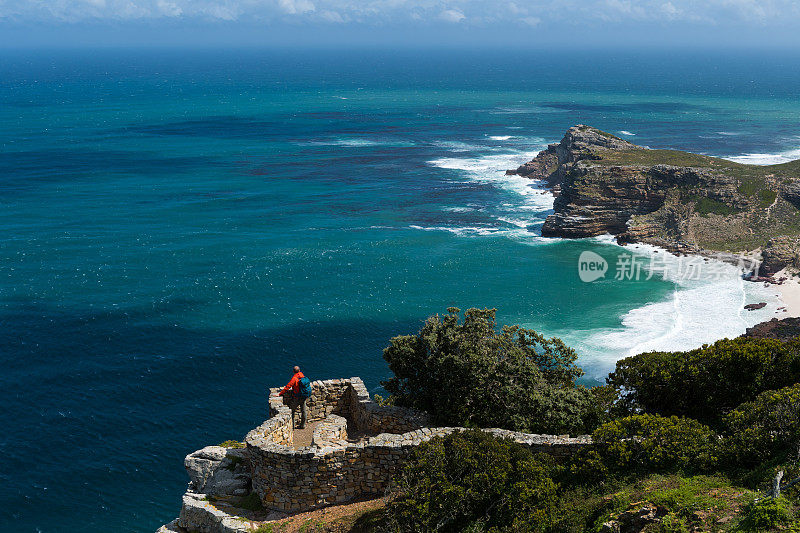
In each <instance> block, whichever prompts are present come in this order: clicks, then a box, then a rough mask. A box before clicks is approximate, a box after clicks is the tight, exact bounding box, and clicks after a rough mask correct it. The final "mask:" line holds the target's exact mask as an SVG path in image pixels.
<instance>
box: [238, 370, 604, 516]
mask: <svg viewBox="0 0 800 533" xmlns="http://www.w3.org/2000/svg"><path fill="white" fill-rule="evenodd" d="M313 389H314V394H313V396H312V398H310V399H309V404H308V407H309V409H308V411H309V413H308V414H309V421H315V420H324V421H323V422H322V423H321V424H320V425H319V426H317V428H316V429H315V431H314V436H313V438H312V443H311V446H309V447H306V448H302V449H297V450H296V449H293V448H292V447H291V443H292V437H291V423H290V420H291V411H290V409H289V408H288V407H287V406H286V405H284V403H283V399H282V398H281V397H279V396H277V393H278V391H279V390H280V389H271V391H270V399H269V404H270V414H271V415H272V418H270V420H268V421H267V422H265V423H264V424H262V425H261V426H259V427H258V428H256V429H254V430H253V431H251V432H250V433H248V434H247V437H246V439H245V442H246V444H247V453H248V457H249V461H250V466H251V474H252V483H253V490H255V491H256V492H257V493H258V495H259V497H260V498H261V501H262V503H263V504H264V507H266V508H268V509H273V510H278V511H284V512H299V511H307V510H310V509H315V508H318V507H324V506H326V505H331V504H336V503H343V502H346V501H349V500H352V499H354V498H356V497H359V496H367V495H382V494H383V493H385V491H386V489H387V488H388V484H389V482H390V481H391V479H392V478H393V477H394V475H395V474H396V473H397V471H398V468H399V466H400V464H401V463H402V462H403V460H404V459H406V458H407V457H408V456H409V455H410V453H411V452H412V450H413V449H414V448H415V447H416V446H418V445H419V444H420V443H422V442H426V441H428V440H430V439H432V438H434V437H436V436H443V435H447V434H449V433H452V432H454V431H463V428H431V427H427V425H428V417H427V415H425V414H424V413H421V412H419V411H414V410H412V409H406V408H402V407H383V406H380V405H378V404H376V403H375V402H373V401H372V400H371V399H370V397H369V393H368V392H367V390H366V387H364V383H363V382H362V381H361V379H359V378H350V379H337V380H328V381H315V382H313ZM273 419H278V420H279V422H278V423H276V424H271V423H270V422H271V421H272V420H273ZM351 424H352V427H350V425H351ZM287 431H288V433H289V435H288V437H287V436H286V432H287ZM486 431H489V432H491V433H493V434H495V435H497V436H498V437H504V438H510V439H512V440H514V441H516V442H518V443H520V444H523V445H525V446H528V447H530V448H531V449H532V450H534V451H537V452H539V451H543V452H547V453H551V454H553V455H557V456H558V455H560V456H563V455H569V454H571V453H574V452H575V451H576V450H578V449H580V448H581V447H583V446H586V445H588V444H590V443H591V440H590V438H589V437H588V436H582V437H576V438H571V437H569V436H568V435H563V436H555V435H532V434H526V433H517V432H513V431H505V430H500V429H492V430H486ZM348 432H360V433H366V434H367V436H366V437H365V438H364V439H362V440H361V441H359V442H348V441H347V440H346V439H347V437H348ZM370 434H372V435H370Z"/></svg>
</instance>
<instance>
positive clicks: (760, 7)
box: [0, 0, 800, 27]
mask: <svg viewBox="0 0 800 533" xmlns="http://www.w3.org/2000/svg"><path fill="white" fill-rule="evenodd" d="M0 17H2V19H0V20H3V19H13V20H21V21H28V22H31V21H32V22H53V21H56V22H58V21H60V22H66V23H72V22H80V21H86V20H90V21H102V20H125V19H143V18H149V19H157V18H173V19H175V18H182V19H191V18H200V19H214V20H240V21H262V22H263V21H267V22H270V23H275V24H280V23H281V21H285V20H287V17H290V18H291V20H292V21H293V23H296V22H297V21H305V22H307V23H308V24H313V23H315V22H317V23H322V22H325V23H331V22H335V23H339V24H343V23H350V22H356V23H359V24H373V25H377V26H382V27H387V26H390V25H398V26H401V25H404V24H405V25H430V24H435V23H436V22H437V21H438V22H439V23H443V22H446V23H451V24H452V23H458V24H465V25H471V26H484V27H485V26H487V25H497V26H499V27H507V26H508V25H510V24H525V25H528V26H541V25H543V24H547V25H548V26H550V25H551V24H564V25H569V26H571V27H575V26H580V25H593V24H597V22H598V21H604V22H605V23H606V24H608V23H611V24H626V23H631V24H635V23H639V22H652V23H657V24H681V23H684V24H698V23H705V24H711V23H714V24H717V25H725V24H737V25H747V24H750V25H760V26H764V25H770V24H774V25H776V26H784V27H787V26H788V27H792V26H795V27H796V26H797V25H798V24H800V2H798V1H797V0H0Z"/></svg>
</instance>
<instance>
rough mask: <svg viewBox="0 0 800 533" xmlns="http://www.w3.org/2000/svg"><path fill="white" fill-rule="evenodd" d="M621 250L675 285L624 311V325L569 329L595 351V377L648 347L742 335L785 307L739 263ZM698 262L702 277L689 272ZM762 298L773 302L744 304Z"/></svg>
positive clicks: (590, 366) (584, 348)
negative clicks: (662, 294)
mask: <svg viewBox="0 0 800 533" xmlns="http://www.w3.org/2000/svg"><path fill="white" fill-rule="evenodd" d="M619 250H620V253H623V252H624V253H630V254H632V255H634V256H636V257H638V258H640V259H641V260H642V262H643V264H644V265H646V268H645V271H646V272H647V271H649V270H650V266H651V265H657V269H656V270H654V271H653V275H654V276H656V277H658V278H662V279H666V280H668V281H671V282H672V283H673V284H674V287H673V291H672V293H671V294H670V296H669V297H668V298H667V299H666V300H663V301H655V302H651V303H648V304H646V305H644V306H641V307H638V308H635V309H631V310H630V311H628V312H626V313H624V314H623V315H622V316H621V317H620V327H617V328H604V329H595V330H583V331H571V332H564V334H563V337H564V339H565V340H566V341H567V342H568V344H570V345H572V346H574V347H575V348H576V349H577V350H578V351H579V353H584V354H590V355H591V357H590V358H588V359H585V360H583V361H582V364H583V365H584V370H585V371H586V372H587V374H588V375H590V376H594V377H598V378H601V377H603V376H605V375H606V374H607V373H608V372H609V371H611V370H613V369H614V364H615V362H616V361H617V360H618V359H620V358H622V357H628V356H631V355H636V354H639V353H643V352H648V351H677V350H690V349H694V348H698V347H700V346H702V345H703V344H706V343H712V342H714V341H716V340H719V339H722V338H726V337H728V338H732V337H737V336H739V335H741V334H743V333H744V332H745V329H746V328H748V327H751V326H754V325H755V324H758V323H759V322H763V321H765V320H769V319H770V318H772V317H773V316H775V313H776V311H777V309H778V307H780V306H781V302H780V299H779V297H778V291H776V290H775V288H774V287H771V286H766V287H765V286H764V285H763V284H761V283H752V282H748V281H744V280H743V279H742V272H741V271H740V269H739V268H738V267H736V266H735V265H731V264H728V263H723V262H720V261H716V260H711V259H709V260H707V261H706V260H704V259H703V258H700V257H697V256H694V257H676V256H674V255H672V254H669V253H667V252H665V251H663V250H659V249H658V248H656V247H653V246H649V245H641V244H640V245H633V246H625V247H620V248H619ZM654 259H655V260H654ZM692 263H693V264H695V265H698V264H699V265H701V267H700V268H699V272H697V275H696V276H692V275H685V272H686V270H687V266H688V265H690V264H692ZM681 272H684V274H681ZM620 283H622V281H620ZM630 283H634V282H633V281H630ZM758 302H765V303H766V304H767V305H766V307H764V308H762V309H759V310H755V311H747V310H745V309H744V305H745V304H747V303H758Z"/></svg>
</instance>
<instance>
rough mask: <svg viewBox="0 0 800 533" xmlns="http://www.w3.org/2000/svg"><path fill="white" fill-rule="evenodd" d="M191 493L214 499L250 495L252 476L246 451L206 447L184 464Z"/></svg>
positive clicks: (190, 455)
mask: <svg viewBox="0 0 800 533" xmlns="http://www.w3.org/2000/svg"><path fill="white" fill-rule="evenodd" d="M183 464H184V466H185V467H186V473H187V474H189V479H191V482H190V483H189V490H190V491H192V492H195V493H199V494H209V495H212V496H244V495H246V494H248V493H249V492H250V474H249V473H248V469H247V457H246V454H245V450H244V449H237V448H223V447H222V446H206V447H205V448H203V449H202V450H197V451H196V452H193V453H190V454H189V455H187V456H186V459H184V461H183Z"/></svg>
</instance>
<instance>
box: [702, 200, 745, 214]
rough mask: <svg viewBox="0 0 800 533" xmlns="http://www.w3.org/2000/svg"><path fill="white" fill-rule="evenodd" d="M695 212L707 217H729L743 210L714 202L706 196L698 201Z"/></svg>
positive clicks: (717, 201)
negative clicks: (711, 215)
mask: <svg viewBox="0 0 800 533" xmlns="http://www.w3.org/2000/svg"><path fill="white" fill-rule="evenodd" d="M694 210H695V212H696V213H697V214H699V215H700V216H703V217H707V216H708V215H710V214H712V213H713V214H715V215H722V216H728V215H733V214H735V213H739V212H740V211H741V209H737V208H735V207H733V206H730V205H728V204H726V203H724V202H720V201H719V200H713V199H711V198H707V197H705V196H702V197H699V198H697V199H696V201H695V204H694Z"/></svg>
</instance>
